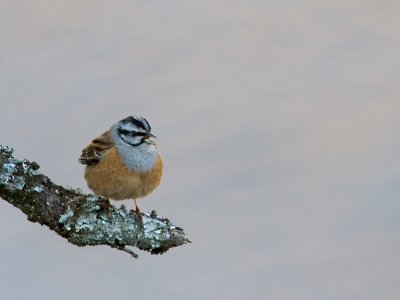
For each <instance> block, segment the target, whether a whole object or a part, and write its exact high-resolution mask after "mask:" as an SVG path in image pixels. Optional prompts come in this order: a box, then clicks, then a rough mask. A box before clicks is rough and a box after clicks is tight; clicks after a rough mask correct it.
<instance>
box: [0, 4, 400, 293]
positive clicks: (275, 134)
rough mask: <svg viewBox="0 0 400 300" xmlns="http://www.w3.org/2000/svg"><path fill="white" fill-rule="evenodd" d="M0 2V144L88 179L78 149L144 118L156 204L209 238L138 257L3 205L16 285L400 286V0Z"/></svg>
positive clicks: (7, 257) (68, 177)
mask: <svg viewBox="0 0 400 300" xmlns="http://www.w3.org/2000/svg"><path fill="white" fill-rule="evenodd" d="M0 8H1V9H0V19H1V24H2V26H0V54H1V55H0V104H1V106H0V107H1V118H0V127H1V133H0V143H2V144H6V145H9V146H12V147H14V148H15V149H16V151H15V155H16V156H17V157H18V158H27V159H29V160H34V161H37V162H38V163H39V164H40V166H41V171H42V172H43V173H45V174H46V175H48V176H49V177H50V178H51V179H52V180H53V181H54V182H55V183H58V184H62V185H64V186H70V187H74V188H78V187H79V188H82V189H83V190H84V191H85V192H89V189H88V188H87V187H86V183H85V181H84V179H83V166H82V165H80V164H79V163H78V162H77V159H78V157H79V155H80V152H81V149H82V148H83V147H85V146H86V145H87V144H88V143H89V142H90V141H91V140H92V139H93V138H94V137H96V136H98V135H99V134H101V133H103V132H104V131H105V130H107V129H108V128H109V127H110V126H111V125H112V124H114V123H115V122H116V121H118V120H120V119H122V118H124V117H127V116H129V115H132V114H141V115H143V116H144V117H146V118H147V119H148V120H149V122H150V124H151V125H152V127H153V132H154V133H155V134H156V135H157V136H158V139H157V141H158V147H159V149H160V151H161V152H162V154H163V158H164V163H165V173H164V178H163V182H162V184H161V186H160V187H159V188H158V189H157V190H156V191H155V192H154V193H153V194H151V195H150V196H149V197H147V198H146V199H144V200H141V201H140V202H139V203H140V205H141V209H142V210H144V211H151V210H152V209H156V210H157V212H158V213H159V214H161V215H163V216H166V217H168V218H170V219H171V220H172V221H173V222H174V223H175V224H176V225H178V226H180V227H183V228H184V229H185V232H186V234H187V235H188V237H189V238H190V239H191V240H192V241H193V243H192V244H190V245H185V246H183V247H179V248H175V249H172V250H170V251H169V252H167V253H166V254H164V255H162V256H154V255H150V254H148V253H145V252H139V254H140V257H139V260H134V259H132V258H131V257H130V256H129V255H127V254H126V253H122V252H119V251H116V250H114V249H111V248H109V247H85V248H78V247H76V246H74V245H71V244H69V243H68V242H67V241H66V240H65V239H62V238H60V237H58V236H57V235H56V234H54V233H53V232H51V231H50V230H48V228H46V227H42V226H40V225H38V224H33V223H30V222H29V221H27V219H26V216H25V215H23V214H22V213H21V212H20V211H19V210H17V209H16V208H14V207H12V206H11V205H10V204H8V203H6V202H5V201H0V238H1V240H2V242H1V250H0V264H1V268H0V282H1V290H0V298H1V299H55V298H56V299H62V300H63V299H110V298H112V299H185V300H186V299H289V300H291V299H293V300H302V299H304V300H306V299H307V300H310V299H316V300H319V299H324V300H329V299H349V300H350V299H351V300H355V299H380V300H382V299H384V300H389V299H392V300H395V299H400V286H399V278H400V271H399V270H400V241H399V234H400V224H399V211H400V201H399V196H400V185H399V175H400V159H399V150H400V139H399V131H400V99H399V76H400V59H399V53H400V29H399V28H400V18H399V12H400V4H399V2H398V1H389V0H382V1H373V0H372V1H359V0H354V1H342V0H339V1H311V0H301V1H273V0H271V1H268V0H265V1H256V0H254V1H235V0H233V1H208V0H207V1H161V2H160V1H119V0H117V1H99V0H97V1H94V0H85V1H59V0H57V1H54V0H52V1H50V0H48V1H45V0H36V1H27V0H21V1H9V0H3V1H1V3H0ZM124 203H125V204H126V205H127V206H128V208H132V207H133V201H125V202H124ZM119 204H120V202H119V203H117V205H119Z"/></svg>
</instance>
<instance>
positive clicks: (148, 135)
mask: <svg viewBox="0 0 400 300" xmlns="http://www.w3.org/2000/svg"><path fill="white" fill-rule="evenodd" d="M146 136H147V137H152V138H155V139H156V138H157V137H156V136H155V135H154V134H152V133H151V132H147V133H146Z"/></svg>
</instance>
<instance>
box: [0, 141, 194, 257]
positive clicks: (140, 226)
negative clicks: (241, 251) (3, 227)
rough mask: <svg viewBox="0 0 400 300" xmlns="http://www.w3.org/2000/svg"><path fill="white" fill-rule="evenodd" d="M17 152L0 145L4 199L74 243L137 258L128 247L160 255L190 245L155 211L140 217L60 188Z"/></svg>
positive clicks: (0, 185) (0, 181) (180, 231)
mask: <svg viewBox="0 0 400 300" xmlns="http://www.w3.org/2000/svg"><path fill="white" fill-rule="evenodd" d="M13 151H14V150H13V149H12V148H10V147H7V146H3V145H0V197H1V198H3V199H4V200H5V201H7V202H9V203H11V204H12V205H14V206H15V207H17V208H19V209H20V210H21V211H22V212H23V213H24V214H26V215H27V216H28V220H30V221H32V222H38V223H40V224H42V225H46V226H47V227H49V228H50V229H51V230H53V231H55V232H56V233H57V234H59V235H60V236H62V237H64V238H66V239H67V240H68V241H69V242H71V243H72V244H75V245H77V246H95V245H108V246H110V247H112V248H116V249H118V250H122V251H125V252H127V253H129V254H131V255H132V256H133V257H135V258H137V257H138V255H137V254H136V253H135V252H133V251H132V250H131V249H129V248H127V246H134V247H137V248H139V249H141V250H145V251H149V252H150V253H152V254H161V253H164V252H165V251H167V250H168V249H169V248H172V247H177V246H181V245H183V244H186V243H190V241H189V240H188V239H187V238H186V236H185V234H184V232H183V229H181V228H179V227H177V226H175V225H174V224H172V223H171V222H170V221H169V220H168V219H166V218H163V217H160V216H158V215H157V213H156V212H155V211H152V212H151V214H149V213H141V214H140V215H139V214H136V213H135V212H133V211H127V210H126V208H125V206H123V205H122V206H121V208H116V207H114V206H113V205H111V204H110V202H109V201H108V200H106V199H104V198H101V197H96V196H94V195H85V194H82V192H80V191H79V190H74V189H69V188H64V187H62V186H59V185H56V184H54V183H53V182H52V181H51V180H50V179H49V178H48V177H47V176H45V175H43V174H41V173H40V172H38V169H39V165H38V164H37V163H36V162H29V161H27V160H18V159H16V158H15V157H13V156H12V153H13Z"/></svg>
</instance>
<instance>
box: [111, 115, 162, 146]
mask: <svg viewBox="0 0 400 300" xmlns="http://www.w3.org/2000/svg"><path fill="white" fill-rule="evenodd" d="M116 129H117V135H118V137H119V138H120V139H121V140H122V142H124V143H125V144H128V145H130V146H134V147H135V146H139V145H141V144H143V143H147V144H155V142H154V141H153V140H152V139H150V138H151V137H153V138H155V136H154V135H153V134H152V133H151V126H150V124H149V122H147V120H146V119H145V118H143V117H141V116H129V117H127V118H125V119H123V120H121V121H119V122H118V123H117V124H116Z"/></svg>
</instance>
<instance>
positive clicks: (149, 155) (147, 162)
mask: <svg viewBox="0 0 400 300" xmlns="http://www.w3.org/2000/svg"><path fill="white" fill-rule="evenodd" d="M117 149H118V151H119V153H120V154H121V157H122V160H123V161H124V163H125V165H126V166H127V168H128V169H129V170H131V171H134V172H139V173H144V172H147V171H149V170H151V168H152V167H153V166H154V164H155V162H156V159H157V149H156V147H155V146H154V145H149V144H147V143H146V142H145V143H143V144H140V145H139V146H135V147H132V146H130V145H121V144H120V145H117Z"/></svg>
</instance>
